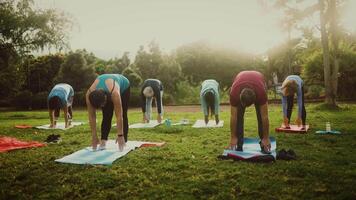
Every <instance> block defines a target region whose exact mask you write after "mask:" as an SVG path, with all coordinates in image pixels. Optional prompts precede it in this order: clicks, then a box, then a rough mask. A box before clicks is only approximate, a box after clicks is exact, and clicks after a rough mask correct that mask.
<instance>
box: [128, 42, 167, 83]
mask: <svg viewBox="0 0 356 200" xmlns="http://www.w3.org/2000/svg"><path fill="white" fill-rule="evenodd" d="M148 48H149V50H148V52H146V51H145V49H144V46H140V49H139V50H138V52H137V55H136V58H135V63H134V64H135V67H136V68H137V69H138V70H139V72H140V75H141V77H142V78H143V79H148V78H157V75H158V74H159V66H160V64H161V63H162V53H161V51H160V49H159V45H158V44H157V43H156V42H155V41H152V42H150V44H149V45H148Z"/></svg>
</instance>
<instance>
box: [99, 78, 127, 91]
mask: <svg viewBox="0 0 356 200" xmlns="http://www.w3.org/2000/svg"><path fill="white" fill-rule="evenodd" d="M97 79H98V80H99V82H98V84H97V85H96V89H103V90H104V91H105V92H107V93H110V92H111V88H110V89H109V88H107V86H106V84H105V81H106V80H108V79H113V80H114V81H115V82H116V84H118V85H119V86H120V94H123V92H124V91H125V90H126V89H127V88H128V87H129V86H130V81H129V80H128V79H127V78H126V77H125V76H123V75H121V74H101V75H99V76H98V77H97Z"/></svg>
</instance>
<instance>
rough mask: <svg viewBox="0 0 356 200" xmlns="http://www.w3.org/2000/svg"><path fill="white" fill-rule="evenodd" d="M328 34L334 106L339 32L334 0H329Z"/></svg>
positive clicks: (337, 72) (337, 71)
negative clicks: (329, 38) (329, 37)
mask: <svg viewBox="0 0 356 200" xmlns="http://www.w3.org/2000/svg"><path fill="white" fill-rule="evenodd" d="M329 8H330V34H331V44H332V47H333V59H334V62H333V69H332V71H331V88H332V96H331V97H332V98H333V99H332V100H333V103H334V105H335V106H336V97H337V85H338V74H339V37H338V36H339V34H338V30H337V28H338V27H337V26H338V25H337V13H336V2H335V0H330V5H329Z"/></svg>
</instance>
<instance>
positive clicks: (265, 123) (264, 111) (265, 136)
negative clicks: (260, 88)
mask: <svg viewBox="0 0 356 200" xmlns="http://www.w3.org/2000/svg"><path fill="white" fill-rule="evenodd" d="M260 112H261V120H262V129H263V131H262V140H261V142H262V145H263V146H264V148H265V151H266V152H270V151H271V142H270V141H269V120H268V104H267V103H265V104H264V105H261V106H260Z"/></svg>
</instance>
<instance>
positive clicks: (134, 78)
mask: <svg viewBox="0 0 356 200" xmlns="http://www.w3.org/2000/svg"><path fill="white" fill-rule="evenodd" d="M122 74H123V75H124V76H125V77H126V78H127V79H129V81H130V86H131V87H138V86H139V85H140V84H141V83H142V78H141V77H140V75H138V73H136V71H135V70H133V69H132V68H131V67H126V69H124V70H123V71H122Z"/></svg>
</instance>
